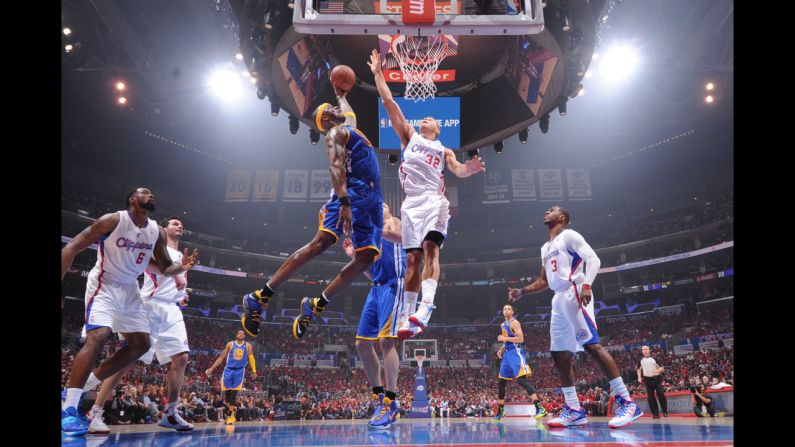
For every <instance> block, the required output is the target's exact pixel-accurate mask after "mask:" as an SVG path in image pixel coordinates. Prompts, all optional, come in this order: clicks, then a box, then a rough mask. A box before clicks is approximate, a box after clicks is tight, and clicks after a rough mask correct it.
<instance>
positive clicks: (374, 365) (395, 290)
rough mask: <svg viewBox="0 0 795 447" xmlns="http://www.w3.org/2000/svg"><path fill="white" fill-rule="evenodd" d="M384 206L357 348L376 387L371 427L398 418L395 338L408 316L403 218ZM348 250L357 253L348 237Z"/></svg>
mask: <svg viewBox="0 0 795 447" xmlns="http://www.w3.org/2000/svg"><path fill="white" fill-rule="evenodd" d="M383 207H384V229H383V233H382V241H381V244H382V245H381V256H380V257H379V258H378V259H377V260H376V261H375V262H374V263H373V267H372V268H371V269H370V271H369V272H365V273H364V274H365V275H367V277H368V278H370V279H371V280H372V281H373V288H372V289H371V290H370V294H369V295H367V300H366V301H365V303H364V307H363V308H362V316H361V319H360V320H359V329H358V330H357V331H356V351H357V352H358V353H359V357H360V358H361V359H362V363H363V364H364V371H365V373H366V374H367V380H368V381H369V382H370V386H372V388H373V400H372V404H373V405H374V406H375V411H373V416H372V418H371V419H370V423H369V425H370V427H373V428H381V429H386V428H389V427H390V426H391V425H392V424H394V423H395V421H397V417H398V414H399V413H400V405H399V404H398V401H397V400H396V399H397V394H396V393H397V379H398V370H399V368H400V359H399V358H398V354H397V349H395V341H396V339H397V330H398V327H399V323H400V321H401V319H407V318H408V312H407V309H405V308H404V307H403V277H404V275H405V273H406V252H405V251H404V250H403V247H402V246H401V245H400V243H401V240H402V238H401V234H400V219H398V218H397V217H395V216H392V213H391V212H390V210H389V205H387V204H386V203H384V204H383ZM343 248H344V250H345V254H347V255H348V256H349V257H351V258H353V257H354V256H355V252H354V247H353V243H352V242H351V240H350V239H345V242H344V243H343ZM376 341H377V342H378V344H379V345H380V347H381V353H382V354H383V356H384V375H385V376H386V390H385V389H384V387H383V386H382V385H381V367H380V364H379V363H378V354H376V352H375V342H376Z"/></svg>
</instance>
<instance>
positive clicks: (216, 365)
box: [204, 341, 232, 376]
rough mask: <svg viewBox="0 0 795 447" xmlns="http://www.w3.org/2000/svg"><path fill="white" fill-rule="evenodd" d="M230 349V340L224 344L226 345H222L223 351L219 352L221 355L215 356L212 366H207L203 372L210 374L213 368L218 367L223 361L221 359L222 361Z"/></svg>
mask: <svg viewBox="0 0 795 447" xmlns="http://www.w3.org/2000/svg"><path fill="white" fill-rule="evenodd" d="M231 349H232V342H231V341H230V342H228V343H227V344H226V347H224V351H223V352H221V355H219V356H218V358H217V359H215V362H214V363H213V365H212V366H210V367H209V368H207V371H205V372H204V373H205V374H207V375H208V376H209V375H210V374H212V373H213V370H214V369H215V368H217V367H218V366H219V365H220V364H221V362H223V361H224V359H225V358H226V356H227V355H228V354H229V351H230V350H231Z"/></svg>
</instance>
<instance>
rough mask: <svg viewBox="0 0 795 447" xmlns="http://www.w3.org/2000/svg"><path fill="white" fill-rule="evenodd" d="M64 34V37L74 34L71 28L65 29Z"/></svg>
mask: <svg viewBox="0 0 795 447" xmlns="http://www.w3.org/2000/svg"><path fill="white" fill-rule="evenodd" d="M63 34H64V36H68V35H70V34H72V30H70V29H69V28H64V29H63Z"/></svg>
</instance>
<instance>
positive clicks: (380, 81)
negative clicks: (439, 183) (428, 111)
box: [367, 50, 416, 147]
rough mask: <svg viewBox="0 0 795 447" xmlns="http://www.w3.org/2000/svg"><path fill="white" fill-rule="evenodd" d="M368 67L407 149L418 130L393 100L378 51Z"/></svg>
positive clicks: (371, 58) (387, 111) (373, 55)
mask: <svg viewBox="0 0 795 447" xmlns="http://www.w3.org/2000/svg"><path fill="white" fill-rule="evenodd" d="M367 65H369V66H370V71H372V72H373V76H374V77H375V86H376V88H378V94H379V95H380V96H381V102H382V103H383V104H384V107H385V108H386V113H387V115H389V120H390V121H392V128H393V129H395V133H396V134H397V136H398V138H400V144H401V145H403V147H406V145H407V144H409V140H410V139H411V137H412V136H413V135H414V132H416V130H414V126H412V125H410V124H409V123H408V121H406V117H405V116H403V111H402V110H400V106H399V105H397V103H396V102H395V99H394V98H392V92H391V91H389V86H387V85H386V79H384V73H383V72H382V71H381V56H380V55H379V54H378V51H376V50H373V52H372V53H371V54H370V62H368V63H367Z"/></svg>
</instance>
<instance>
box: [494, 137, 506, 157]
mask: <svg viewBox="0 0 795 447" xmlns="http://www.w3.org/2000/svg"><path fill="white" fill-rule="evenodd" d="M504 147H505V144H504V143H503V142H502V140H500V141H498V142H496V143H494V152H496V153H497V154H502V148H504Z"/></svg>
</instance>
